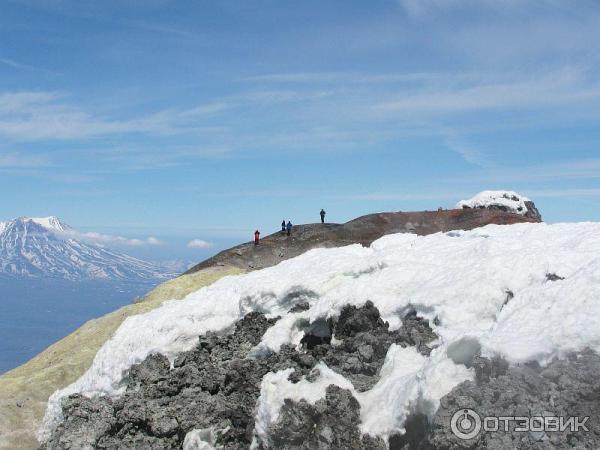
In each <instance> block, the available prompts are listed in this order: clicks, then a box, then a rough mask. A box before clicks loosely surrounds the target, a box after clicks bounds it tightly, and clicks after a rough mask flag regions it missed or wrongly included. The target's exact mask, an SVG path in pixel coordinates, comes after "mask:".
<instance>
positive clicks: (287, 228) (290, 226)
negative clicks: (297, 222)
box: [285, 220, 292, 236]
mask: <svg viewBox="0 0 600 450" xmlns="http://www.w3.org/2000/svg"><path fill="white" fill-rule="evenodd" d="M285 229H286V230H287V235H288V236H289V235H290V234H291V233H292V222H290V221H289V220H288V223H287V225H286V226H285Z"/></svg>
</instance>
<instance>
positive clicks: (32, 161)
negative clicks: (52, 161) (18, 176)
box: [0, 152, 48, 169]
mask: <svg viewBox="0 0 600 450" xmlns="http://www.w3.org/2000/svg"><path fill="white" fill-rule="evenodd" d="M47 165H48V161H47V160H46V158H44V157H42V156H35V155H24V154H22V153H2V152H0V169H26V168H37V167H43V166H47Z"/></svg>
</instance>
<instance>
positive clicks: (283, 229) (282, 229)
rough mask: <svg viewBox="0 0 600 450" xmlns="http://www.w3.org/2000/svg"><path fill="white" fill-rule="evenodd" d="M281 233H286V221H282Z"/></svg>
mask: <svg viewBox="0 0 600 450" xmlns="http://www.w3.org/2000/svg"><path fill="white" fill-rule="evenodd" d="M281 232H282V233H285V220H282V221H281Z"/></svg>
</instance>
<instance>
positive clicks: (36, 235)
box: [0, 217, 169, 280]
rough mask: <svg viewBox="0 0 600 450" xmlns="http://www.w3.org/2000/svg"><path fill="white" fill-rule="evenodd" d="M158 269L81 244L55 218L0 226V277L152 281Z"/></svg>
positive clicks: (21, 220) (23, 219)
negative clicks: (0, 275)
mask: <svg viewBox="0 0 600 450" xmlns="http://www.w3.org/2000/svg"><path fill="white" fill-rule="evenodd" d="M164 272H165V271H163V270H162V269H161V268H160V267H158V266H156V265H154V264H151V263H148V262H145V261H141V260H139V259H137V258H133V257H131V256H127V255H124V254H122V253H118V252H114V251H112V250H109V249H108V248H105V247H102V246H99V245H95V244H92V243H88V242H83V241H81V240H78V239H77V238H76V233H75V232H74V230H72V228H71V227H69V226H68V225H67V224H65V223H64V222H62V221H61V220H60V219H58V218H57V217H46V218H27V217H21V218H18V219H15V220H12V221H10V222H5V223H3V224H2V225H0V274H2V273H3V274H6V275H11V276H43V277H58V278H64V279H68V280H80V279H114V280H154V279H161V278H166V277H167V276H169V275H168V274H165V273H164Z"/></svg>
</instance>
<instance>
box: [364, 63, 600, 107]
mask: <svg viewBox="0 0 600 450" xmlns="http://www.w3.org/2000/svg"><path fill="white" fill-rule="evenodd" d="M599 99H600V83H598V82H597V81H595V80H586V79H585V77H584V74H583V73H582V72H581V71H580V70H577V69H575V68H565V69H562V70H560V71H557V72H554V73H551V74H545V75H541V76H537V77H532V76H525V77H520V78H515V79H513V80H510V81H498V82H489V81H488V82H483V83H473V84H469V85H466V86H460V87H454V88H452V89H450V88H448V87H437V88H430V87H426V88H425V89H422V90H421V91H420V92H416V93H415V92H412V93H405V94H403V95H398V97H397V98H396V99H395V100H390V101H384V102H381V103H378V104H376V105H374V106H373V111H374V112H376V113H380V114H402V115H405V116H413V115H414V114H419V115H432V116H444V115H447V114H456V113H461V112H472V111H485V110H502V109H504V110H507V109H509V110H510V109H516V110H520V109H532V108H533V109H535V108H548V107H556V106H560V105H568V104H577V103H579V104H582V103H586V102H587V103H590V102H594V103H596V102H597V101H598V100H599Z"/></svg>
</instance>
